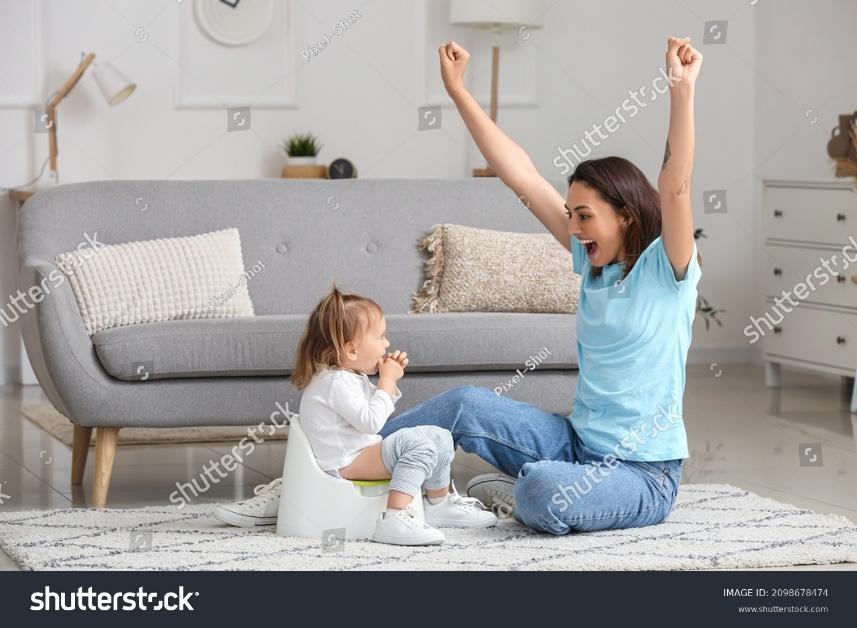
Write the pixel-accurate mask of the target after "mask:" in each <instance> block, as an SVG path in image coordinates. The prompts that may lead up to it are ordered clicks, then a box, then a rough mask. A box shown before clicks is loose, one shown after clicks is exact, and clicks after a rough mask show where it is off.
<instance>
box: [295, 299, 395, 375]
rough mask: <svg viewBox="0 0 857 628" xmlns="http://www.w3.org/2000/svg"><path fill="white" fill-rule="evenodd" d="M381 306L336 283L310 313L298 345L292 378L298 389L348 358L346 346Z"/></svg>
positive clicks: (376, 314) (363, 328)
mask: <svg viewBox="0 0 857 628" xmlns="http://www.w3.org/2000/svg"><path fill="white" fill-rule="evenodd" d="M380 315H381V308H380V306H379V305H378V304H377V303H375V301H373V300H372V299H367V298H366V297H361V296H359V295H356V294H343V293H342V292H340V291H339V289H338V288H337V287H336V283H334V284H333V287H332V288H331V290H330V292H329V293H328V294H327V295H326V296H325V297H324V298H323V299H322V300H321V301H319V303H318V305H316V307H315V309H314V310H313V311H312V313H311V314H310V316H309V320H308V321H307V326H306V330H305V331H304V335H303V338H302V339H301V342H300V345H299V347H298V356H297V363H296V364H295V368H294V370H293V371H292V374H291V377H290V380H291V382H292V384H294V385H295V387H296V388H297V389H298V390H303V389H304V388H306V387H307V386H308V385H309V383H310V381H311V380H312V378H313V376H314V375H315V374H316V373H317V372H319V371H320V370H322V369H325V368H328V367H331V366H339V365H341V364H342V363H343V362H344V361H345V345H346V344H347V343H348V342H349V341H351V340H354V339H355V338H356V337H357V336H358V334H359V333H360V332H361V331H363V330H365V329H366V328H368V326H369V325H370V324H371V321H372V320H373V319H374V316H380Z"/></svg>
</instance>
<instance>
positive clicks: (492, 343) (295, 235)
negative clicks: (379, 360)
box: [18, 179, 577, 506]
mask: <svg viewBox="0 0 857 628" xmlns="http://www.w3.org/2000/svg"><path fill="white" fill-rule="evenodd" d="M438 223H458V224H465V225H471V226H476V227H484V228H491V229H497V230H505V231H520V232H541V231H542V230H543V228H542V226H541V225H540V224H539V223H538V221H537V220H536V219H535V218H534V217H533V216H532V215H531V214H530V213H529V212H528V211H527V210H526V209H525V208H524V207H523V206H522V205H521V204H520V203H519V202H518V200H517V198H516V197H515V195H514V194H513V193H512V192H511V191H510V190H508V189H507V188H506V187H505V186H503V184H502V183H501V182H500V181H498V180H496V179H464V180H348V181H327V180H276V179H263V180H234V181H99V182H87V183H74V184H67V185H61V186H58V187H55V188H50V189H47V190H43V191H40V192H38V193H37V194H36V195H35V196H34V197H33V198H31V199H30V200H29V201H28V202H27V203H26V204H25V205H24V206H23V207H22V208H21V209H20V211H19V216H18V242H19V258H20V275H19V276H20V284H21V289H22V291H27V290H29V289H30V288H31V287H32V286H35V285H37V284H40V283H42V280H43V278H45V277H48V276H49V275H50V273H51V272H52V271H54V270H55V268H56V266H55V264H54V261H53V260H54V258H55V256H56V255H57V254H58V253H62V252H65V251H70V250H73V249H75V248H77V247H78V245H79V244H80V243H81V241H83V240H84V239H85V234H89V235H90V236H94V235H95V234H97V236H96V239H97V240H98V241H99V242H103V243H105V244H114V243H121V242H128V241H131V240H148V239H152V238H164V237H174V236H186V235H194V234H199V233H204V232H208V231H213V230H217V229H223V228H228V227H237V228H238V229H239V231H240V234H241V241H242V250H243V255H244V263H245V267H246V268H250V267H252V266H254V265H257V262H261V263H262V264H264V268H263V269H262V270H261V271H260V272H258V273H256V275H255V276H254V277H253V278H252V279H250V281H249V282H248V289H249V291H250V295H251V297H252V300H253V303H254V306H255V312H256V316H255V317H252V318H251V317H248V318H236V319H219V320H194V321H170V322H165V323H148V324H142V325H131V326H125V327H120V328H114V329H110V330H107V331H103V332H100V333H98V334H95V335H94V336H92V337H90V336H89V335H88V334H87V333H86V331H85V329H84V325H83V321H82V319H81V316H80V314H79V311H78V308H77V305H76V303H75V300H74V295H73V293H72V290H71V287H70V285H69V283H68V282H63V283H61V285H59V286H57V287H56V288H55V289H53V290H52V291H51V294H50V295H49V296H47V297H46V298H44V299H43V300H41V302H40V303H38V304H37V305H36V306H35V308H34V309H33V311H30V312H28V313H27V314H26V315H23V316H22V317H21V321H22V329H23V335H24V343H25V346H26V349H27V354H28V356H29V358H30V362H31V363H32V365H33V368H34V370H35V372H36V375H37V377H38V379H39V383H40V384H41V386H42V388H43V389H44V391H45V394H46V395H47V396H48V398H49V399H50V400H51V402H52V403H53V405H54V406H55V407H56V408H57V410H58V411H59V412H61V413H62V414H63V415H65V416H66V417H68V418H69V419H70V420H71V421H72V422H73V423H74V424H75V444H74V447H73V469H72V482H73V483H75V484H80V483H81V481H82V476H83V469H84V465H85V463H86V453H87V451H88V443H89V438H90V435H91V430H92V429H93V428H97V431H96V477H95V486H94V488H93V495H92V503H93V504H94V505H96V506H103V505H104V504H105V502H106V496H107V488H108V486H109V483H110V471H111V468H112V462H113V458H114V456H115V446H116V440H117V438H118V430H119V428H121V427H126V426H145V427H176V426H198V425H251V424H256V423H258V422H260V421H263V420H268V418H269V417H270V416H271V414H272V412H274V411H276V408H277V405H276V404H277V403H278V402H279V404H280V405H283V404H285V402H286V401H289V402H290V406H289V407H290V409H294V410H296V409H297V407H298V404H299V401H300V393H299V392H298V391H297V390H296V389H294V388H293V387H292V385H291V384H290V383H289V381H288V373H289V371H290V368H291V366H292V364H293V362H294V358H295V352H296V348H297V343H298V340H299V338H300V335H301V332H302V330H303V325H304V323H305V320H306V315H307V314H308V313H309V311H310V310H311V309H312V307H313V306H314V305H315V304H316V303H317V302H318V300H319V299H320V298H321V296H322V295H323V294H325V293H326V292H327V290H328V289H329V288H330V285H331V281H332V280H336V282H337V285H338V286H339V287H340V288H341V289H342V290H344V291H348V292H357V293H360V294H364V295H367V296H370V297H372V298H374V299H375V300H376V301H378V303H379V304H380V305H381V306H382V307H383V308H384V310H385V313H386V315H387V326H388V337H389V338H390V339H391V342H392V347H393V348H401V349H403V350H405V351H407V352H408V354H409V357H410V365H409V367H408V372H407V374H406V377H405V379H404V380H403V381H402V383H401V388H402V391H403V393H404V396H403V398H402V400H401V402H400V403H399V405H398V407H397V410H396V411H397V413H399V412H401V411H403V410H405V409H407V408H409V407H411V406H413V405H414V404H416V403H419V402H420V401H422V400H424V399H427V398H429V397H431V396H433V395H436V394H439V393H441V392H443V391H444V390H447V389H449V388H452V387H455V386H458V385H461V384H473V385H476V386H484V387H488V388H492V389H493V388H502V387H503V385H504V384H508V383H509V382H510V380H511V379H512V377H513V376H515V374H516V369H520V370H521V372H523V373H524V375H525V376H524V377H523V378H521V379H520V381H519V382H518V383H516V384H514V385H513V386H511V387H509V389H508V390H507V391H504V392H503V394H505V395H508V396H509V397H511V398H514V399H518V400H522V401H526V402H529V403H533V404H536V405H538V406H539V407H541V408H543V409H545V410H549V411H551V412H559V413H563V414H565V413H568V412H569V411H570V409H571V403H572V399H573V395H574V386H575V380H576V375H577V371H576V369H577V356H576V347H575V316H573V315H560V314H498V313H462V314H458V313H450V314H419V315H414V314H408V313H407V312H408V309H409V307H410V301H411V296H412V293H413V292H414V291H415V290H417V289H418V288H419V287H420V286H421V284H422V280H423V279H422V271H423V261H424V258H423V255H422V254H421V253H420V252H418V251H417V240H418V238H419V237H420V236H422V235H423V234H425V233H426V232H427V231H428V230H429V229H430V228H431V226H432V225H434V224H438ZM498 272H500V271H499V269H498ZM551 280H552V279H551V278H550V277H545V281H551ZM47 285H51V284H47ZM212 296H213V295H212ZM544 347H547V348H548V349H549V350H550V354H551V355H550V356H549V358H548V359H547V360H546V361H545V362H544V363H543V364H541V365H540V366H539V368H536V369H535V370H532V371H527V367H526V366H525V362H526V360H527V359H528V358H529V357H530V356H534V355H536V354H538V353H539V351H541V350H542V349H543V348H544ZM141 365H142V367H141ZM140 373H148V375H145V374H144V375H140ZM143 378H145V379H143Z"/></svg>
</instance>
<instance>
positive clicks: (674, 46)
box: [658, 37, 702, 281]
mask: <svg viewBox="0 0 857 628" xmlns="http://www.w3.org/2000/svg"><path fill="white" fill-rule="evenodd" d="M666 61H667V72H668V74H669V77H670V128H669V135H668V136H667V146H666V150H665V154H664V163H663V166H662V167H661V173H660V175H659V176H658V192H659V193H660V196H661V218H662V220H663V226H662V233H661V236H662V239H663V243H664V250H665V251H666V253H667V257H668V258H669V260H670V265H671V266H672V267H673V273H675V276H676V279H678V280H679V281H681V280H682V279H684V276H685V273H686V272H687V267H688V265H689V264H690V256H691V254H692V253H693V212H692V210H691V195H690V178H691V175H692V173H693V153H694V144H695V139H694V137H695V131H694V126H693V97H694V90H695V86H696V78H697V76H699V68H700V66H702V55H701V54H700V53H699V51H697V50H696V49H695V48H694V47H693V46H691V45H690V37H685V38H683V39H678V38H676V37H670V38H669V39H668V40H667V55H666Z"/></svg>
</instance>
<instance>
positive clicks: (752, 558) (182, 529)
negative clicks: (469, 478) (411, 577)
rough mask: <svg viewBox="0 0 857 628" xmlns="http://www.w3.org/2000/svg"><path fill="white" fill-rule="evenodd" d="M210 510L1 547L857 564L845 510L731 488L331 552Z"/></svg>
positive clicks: (392, 558)
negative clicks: (620, 510)
mask: <svg viewBox="0 0 857 628" xmlns="http://www.w3.org/2000/svg"><path fill="white" fill-rule="evenodd" d="M212 509H213V506H211V505H194V506H188V507H186V508H184V509H182V510H181V511H179V510H176V509H175V508H174V507H172V506H166V507H163V506H159V507H147V508H136V509H128V510H101V511H98V510H93V509H80V508H77V509H75V508H66V509H59V510H45V511H28V512H11V513H5V514H0V546H2V548H3V550H5V551H6V553H7V554H9V556H10V557H11V558H12V559H13V560H15V561H17V562H18V564H19V565H20V566H21V567H22V568H24V569H34V570H56V569H80V570H88V569H105V570H113V569H127V570H382V569H383V570H406V571H416V570H553V569H561V570H676V569H721V568H752V567H784V566H789V565H807V564H829V563H838V562H857V525H855V524H854V523H853V522H851V521H849V520H848V519H846V518H845V517H840V516H838V515H821V514H818V513H814V512H812V511H809V510H804V509H801V508H798V507H796V506H792V505H789V504H783V503H780V502H776V501H774V500H771V499H766V498H763V497H759V496H758V495H755V494H753V493H749V492H747V491H744V490H742V489H739V488H736V487H734V486H730V485H727V484H690V485H685V486H682V488H681V491H680V492H679V499H678V503H677V504H676V507H675V508H674V509H673V512H672V513H671V514H670V516H669V518H668V519H667V520H666V521H665V522H664V523H662V524H660V525H657V526H650V527H646V528H633V529H628V530H613V531H605V532H594V533H588V534H571V535H566V536H562V537H553V536H550V535H546V534H539V533H536V532H533V531H531V530H529V529H527V528H525V527H524V526H522V525H520V524H519V523H517V522H516V521H515V520H513V519H505V520H503V521H502V522H501V523H500V524H499V525H498V526H496V527H494V528H489V529H485V530H452V529H447V530H444V533H445V534H446V538H447V542H446V543H445V544H444V545H440V546H434V547H422V548H404V547H394V546H389V545H380V544H375V543H369V542H364V541H353V540H349V541H346V542H345V544H344V546H343V547H341V548H338V549H337V550H336V551H330V550H327V551H325V549H323V548H322V546H321V540H320V539H302V538H296V537H289V538H282V537H278V536H276V535H275V534H274V530H273V527H271V528H263V529H261V530H245V529H239V528H233V527H229V526H226V525H224V524H221V523H220V522H218V521H216V520H214V519H213V518H212V517H211V512H212ZM132 537H133V538H134V539H135V540H133V541H132ZM132 545H133V546H134V547H136V548H138V549H131V548H132Z"/></svg>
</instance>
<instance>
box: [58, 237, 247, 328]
mask: <svg viewBox="0 0 857 628" xmlns="http://www.w3.org/2000/svg"><path fill="white" fill-rule="evenodd" d="M56 263H57V265H58V266H59V267H60V269H62V270H63V271H64V272H65V273H66V275H68V278H69V281H70V282H71V287H72V290H73V291H74V296H75V299H76V300H77V305H78V307H79V308H80V315H81V316H82V317H83V323H84V325H85V326H86V331H87V332H88V333H89V334H90V335H92V334H95V333H97V332H99V331H101V330H103V329H109V328H111V327H119V326H121V325H132V324H135V323H152V322H157V321H169V320H176V319H195V318H231V317H236V316H253V303H252V302H251V301H250V293H249V292H248V290H247V285H246V284H247V281H246V277H247V275H246V273H245V272H244V260H243V258H242V255H241V238H240V236H239V234H238V229H223V230H222V231H212V232H211V233H203V234H201V235H195V236H189V237H182V238H164V239H158V240H146V241H143V242H127V243H125V244H109V245H104V246H100V247H97V248H85V249H81V250H75V251H70V252H68V253H62V254H61V255H58V256H57V258H56ZM242 279H243V282H242ZM218 299H219V300H218ZM215 302H216V303H217V305H216V306H212V303H215Z"/></svg>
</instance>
